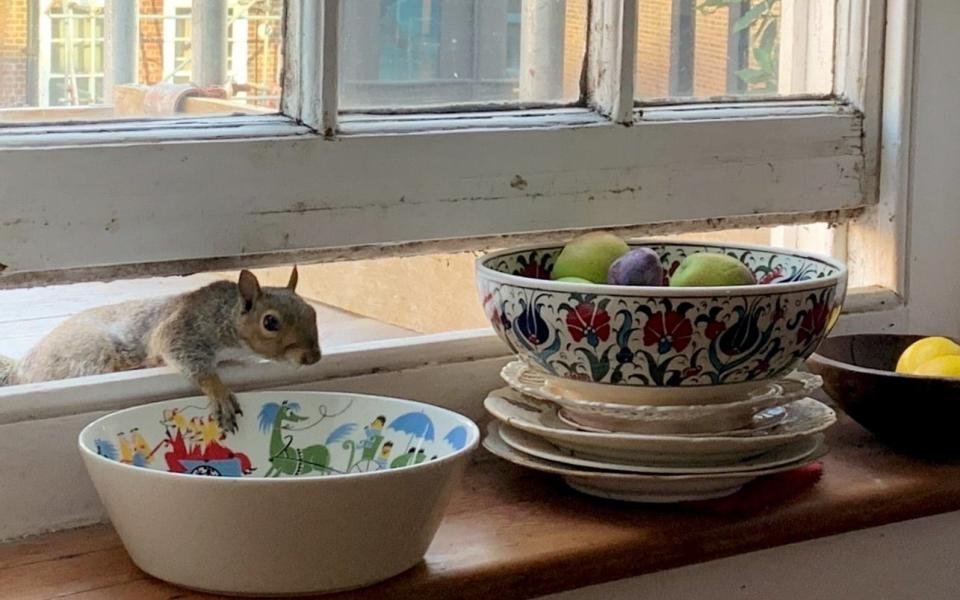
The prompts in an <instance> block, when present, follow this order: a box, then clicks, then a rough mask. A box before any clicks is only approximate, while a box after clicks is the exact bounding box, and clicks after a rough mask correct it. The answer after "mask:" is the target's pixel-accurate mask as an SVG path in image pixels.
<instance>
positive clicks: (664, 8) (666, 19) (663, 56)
mask: <svg viewBox="0 0 960 600" xmlns="http://www.w3.org/2000/svg"><path fill="white" fill-rule="evenodd" d="M638 5H639V6H638V7H637V12H638V13H639V15H640V16H639V23H638V28H637V65H636V78H635V83H634V95H635V96H636V97H638V98H663V97H665V96H667V94H668V93H669V86H670V18H671V16H672V14H673V3H672V1H671V0H642V1H641V2H639V3H638Z"/></svg>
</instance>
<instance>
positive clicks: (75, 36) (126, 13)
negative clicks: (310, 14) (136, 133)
mask: <svg viewBox="0 0 960 600" xmlns="http://www.w3.org/2000/svg"><path fill="white" fill-rule="evenodd" d="M193 4H194V3H193V2H192V0H116V1H115V2H114V6H116V7H117V10H115V11H113V12H112V13H111V14H110V15H108V14H107V11H106V7H105V0H43V1H40V0H29V1H28V0H0V123H4V122H25V121H31V120H51V119H55V120H61V121H70V120H83V121H88V120H102V119H111V118H131V117H148V118H163V117H183V116H189V115H191V114H197V115H200V114H202V115H205V116H206V115H217V114H238V113H239V114H262V113H274V112H277V110H278V108H279V102H280V93H281V71H282V67H283V64H282V63H283V60H282V59H283V51H282V16H283V5H284V0H227V2H226V6H225V7H224V6H223V5H222V4H220V3H218V2H203V3H201V4H200V5H201V6H203V10H204V11H205V12H207V11H209V12H207V14H205V15H204V17H205V18H206V19H208V20H209V22H211V23H219V22H222V27H214V28H212V30H213V33H211V34H210V35H209V36H208V38H205V39H203V40H201V46H202V48H201V50H197V49H196V48H194V40H193V38H192V25H193V18H194V15H193V14H192V10H193ZM223 9H225V10H223ZM237 24H239V25H237ZM235 25H236V26H235ZM217 29H220V30H221V31H222V33H221V32H218V31H217ZM111 31H118V32H121V33H122V32H124V31H127V32H130V34H129V35H118V36H110V35H107V34H108V33H109V32H111ZM228 32H229V36H228ZM228 37H229V40H228ZM107 38H113V39H116V40H117V42H116V44H117V45H116V46H115V47H114V53H113V54H114V55H115V56H116V57H117V60H116V61H114V63H115V64H113V65H111V64H108V63H107V60H106V59H107V56H108V55H109V54H110V53H108V52H107V51H106V50H107ZM125 40H126V41H125ZM134 56H136V57H137V60H136V61H135V62H134V61H133V60H132V58H133V57H134ZM199 57H202V58H199ZM195 58H197V60H203V63H202V64H200V65H198V64H194V59H195ZM200 67H202V68H200ZM111 81H113V82H114V85H111ZM170 84H180V85H182V86H184V87H183V88H182V89H176V90H162V89H159V88H160V86H169V85H170ZM183 98H186V99H183ZM47 107H60V108H59V109H58V110H57V111H53V112H47V111H37V110H35V109H37V108H47Z"/></svg>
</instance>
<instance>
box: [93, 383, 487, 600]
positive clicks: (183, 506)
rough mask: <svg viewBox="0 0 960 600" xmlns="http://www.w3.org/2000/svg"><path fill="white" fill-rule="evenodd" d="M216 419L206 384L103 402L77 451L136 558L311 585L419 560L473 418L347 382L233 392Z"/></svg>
mask: <svg viewBox="0 0 960 600" xmlns="http://www.w3.org/2000/svg"><path fill="white" fill-rule="evenodd" d="M238 399H239V401H240V405H241V407H242V409H243V413H244V414H243V416H242V417H241V419H240V429H239V432H238V433H237V434H235V435H223V433H222V431H221V430H220V429H219V428H218V427H217V424H216V421H215V420H214V419H212V418H210V415H209V414H208V411H207V410H206V408H205V407H206V399H203V398H188V399H184V400H173V401H170V402H161V403H156V404H149V405H146V406H140V407H136V408H131V409H128V410H124V411H120V412H117V413H113V414H110V415H107V416H105V417H103V418H101V419H99V420H97V421H95V422H93V423H92V424H90V425H89V426H87V427H86V428H85V429H84V430H83V431H82V432H81V434H80V440H79V444H80V452H81V455H82V456H83V459H84V462H85V464H86V466H87V470H88V472H89V473H90V476H91V478H92V479H93V483H94V485H95V486H96V488H97V492H98V493H99V494H100V498H101V500H102V501H103V504H104V506H105V507H106V509H107V513H108V514H109V516H110V519H111V521H112V522H113V525H114V526H115V527H116V529H117V532H118V534H119V535H120V538H121V539H122V540H123V543H124V546H125V547H126V549H127V551H128V552H129V553H130V556H131V557H132V558H133V561H134V562H135V563H136V564H137V565H138V566H139V567H140V568H141V569H143V570H144V571H146V572H147V573H149V574H151V575H153V576H155V577H158V578H160V579H164V580H166V581H170V582H172V583H175V584H178V585H181V586H185V587H189V588H193V589H200V590H204V591H214V592H220V593H229V594H242V595H250V596H253V595H255V596H262V595H292V594H313V593H320V592H328V591H334V590H341V589H347V588H355V587H360V586H364V585H369V584H372V583H376V582H378V581H381V580H383V579H386V578H388V577H391V576H393V575H396V574H397V573H400V572H402V571H405V570H406V569H409V568H410V567H412V566H414V565H415V564H416V563H418V562H420V560H421V559H422V558H423V555H424V553H425V552H426V550H427V546H429V545H430V542H431V541H432V539H433V536H434V534H435V533H436V530H437V528H438V526H439V525H440V520H441V518H442V516H443V511H444V509H445V508H446V505H447V502H448V500H449V499H450V496H451V494H452V492H453V490H454V488H455V487H456V485H457V482H458V480H459V478H460V475H461V473H462V471H463V469H464V467H465V465H466V463H467V459H468V457H469V454H470V453H471V452H472V451H473V449H474V448H476V446H477V444H478V440H479V431H478V430H477V427H476V425H475V424H474V423H473V422H472V421H470V420H469V419H467V418H466V417H462V416H460V415H458V414H456V413H453V412H450V411H448V410H444V409H442V408H438V407H435V406H431V405H427V404H421V403H417V402H410V401H406V400H398V399H393V398H381V397H373V396H363V395H359V394H345V393H322V392H258V393H249V394H239V395H238Z"/></svg>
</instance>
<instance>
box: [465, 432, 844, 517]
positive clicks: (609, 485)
mask: <svg viewBox="0 0 960 600" xmlns="http://www.w3.org/2000/svg"><path fill="white" fill-rule="evenodd" d="M501 426H502V424H501V423H498V422H493V423H490V424H489V425H488V427H487V436H486V438H485V439H484V440H483V446H484V448H486V449H487V450H489V451H490V452H491V453H492V454H495V455H496V456H499V457H500V458H502V459H504V460H507V461H509V462H512V463H514V464H516V465H520V466H522V467H526V468H528V469H533V470H535V471H541V472H543V473H551V474H554V475H560V476H561V477H563V479H564V481H566V483H567V485H569V486H570V487H572V488H573V489H575V490H577V491H580V492H583V493H584V494H589V495H591V496H598V497H601V498H609V499H612V500H624V501H627V502H650V503H672V502H685V501H689V500H708V499H711V498H721V497H723V496H729V495H730V494H733V493H736V492H737V491H738V490H739V489H740V488H741V487H742V486H743V485H744V484H746V483H749V482H751V481H753V480H754V479H757V478H758V477H760V476H762V475H771V474H773V473H781V472H783V471H789V470H791V469H795V468H798V467H802V466H804V465H807V464H810V463H812V462H814V461H816V460H817V459H819V458H820V457H822V456H823V455H824V454H826V452H827V448H826V446H821V447H820V449H819V450H817V451H816V452H814V453H812V454H810V455H809V456H807V457H806V458H804V459H802V460H800V461H798V462H795V463H791V464H787V465H781V466H779V467H772V468H770V469H764V470H762V471H754V472H752V473H717V474H700V475H646V474H639V473H612V472H606V471H595V470H592V469H583V468H580V467H574V466H568V465H559V464H557V463H553V462H550V461H546V460H543V459H540V458H536V457H534V456H530V455H529V454H524V453H523V452H519V451H517V450H515V449H513V448H511V447H510V446H509V445H507V444H506V443H505V442H504V441H503V438H502V437H501V435H500V428H501Z"/></svg>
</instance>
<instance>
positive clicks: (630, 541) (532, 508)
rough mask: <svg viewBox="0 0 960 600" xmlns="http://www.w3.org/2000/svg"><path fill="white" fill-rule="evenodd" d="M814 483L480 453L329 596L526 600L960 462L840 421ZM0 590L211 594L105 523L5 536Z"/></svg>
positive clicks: (794, 520)
mask: <svg viewBox="0 0 960 600" xmlns="http://www.w3.org/2000/svg"><path fill="white" fill-rule="evenodd" d="M828 438H829V441H830V445H831V448H832V451H831V453H830V454H829V455H828V456H827V457H826V458H825V459H824V475H823V479H822V480H821V481H820V482H819V483H818V485H817V486H816V487H814V488H812V489H810V490H808V491H806V492H804V493H802V494H801V495H800V496H798V497H796V498H795V499H793V500H792V501H789V502H786V503H784V504H782V505H780V506H777V507H776V508H772V509H770V510H767V511H764V512H761V513H758V514H755V515H753V516H750V517H744V516H729V517H728V516H716V515H705V514H697V513H695V512H692V511H691V510H690V509H683V508H678V507H652V508H651V507H642V506H636V505H629V504H620V503H614V502H604V501H600V500H595V499H591V498H588V497H585V496H581V495H579V494H577V493H575V492H573V491H571V490H569V489H567V488H566V487H565V486H564V485H563V484H562V483H561V482H560V481H559V480H557V479H554V478H552V477H545V476H541V475H539V474H535V473H531V472H528V471H525V470H522V469H519V468H517V467H514V466H513V465H510V464H507V463H505V462H503V461H501V460H499V459H495V458H493V457H492V456H490V455H489V454H487V453H486V452H485V451H483V450H480V451H478V453H477V455H476V459H475V461H474V465H473V466H472V468H471V469H470V470H469V471H468V475H467V477H466V478H465V480H464V482H463V485H462V486H461V490H460V493H459V494H458V496H457V497H456V498H455V499H454V501H453V503H452V505H451V506H450V509H449V510H448V512H447V515H446V518H445V519H444V521H443V524H442V525H441V527H440V530H439V532H438V533H437V536H436V538H435V540H434V543H433V545H432V546H431V548H430V550H429V552H428V554H427V556H426V560H425V561H424V562H423V563H421V564H420V565H419V566H417V567H415V568H414V569H412V570H411V571H408V572H407V573H404V574H402V575H400V576H398V577H396V578H394V579H392V580H390V581H387V582H385V583H382V584H379V585H376V586H373V587H370V588H367V589H364V590H358V591H354V592H350V593H345V594H342V595H336V596H327V597H325V598H331V599H340V598H343V599H344V600H348V599H366V598H371V599H372V598H400V597H403V598H422V599H429V598H454V597H456V598H500V599H503V600H506V599H509V598H531V597H535V596H538V595H542V594H548V593H554V592H559V591H563V590H569V589H574V588H579V587H583V586H587V585H591V584H597V583H601V582H606V581H613V580H617V579H624V578H628V577H634V576H637V575H642V574H646V573H652V572H655V571H660V570H664V569H669V568H674V567H679V566H683V565H688V564H694V563H700V562H705V561H709V560H713V559H717V558H722V557H726V556H732V555H737V554H742V553H746V552H750V551H754V550H760V549H765V548H773V547H777V546H782V545H785V544H790V543H794V542H799V541H804V540H810V539H814V538H819V537H825V536H829V535H834V534H840V533H845V532H850V531H854V530H859V529H866V528H869V527H874V526H879V525H884V524H888V523H893V522H897V521H904V520H908V519H914V518H919V517H924V516H930V515H935V514H940V513H945V512H949V511H954V510H958V509H960V465H946V464H931V463H926V462H922V461H919V460H916V459H911V458H907V457H903V456H899V455H896V454H894V453H892V452H891V451H889V450H887V449H886V448H884V447H882V446H880V445H879V444H877V443H876V442H874V441H873V440H872V438H871V436H870V435H869V434H867V433H866V432H865V431H864V430H863V429H861V428H860V427H859V426H857V425H855V424H853V423H852V422H850V421H849V420H847V419H843V420H842V421H841V423H840V424H839V425H837V426H836V427H835V428H834V429H833V430H832V431H831V433H830V434H829V436H828ZM0 581H2V582H3V583H2V584H0V592H2V594H0V595H3V596H4V597H17V598H20V597H30V598H50V597H54V596H55V597H58V598H81V597H82V598H114V599H123V598H147V597H149V598H191V599H194V600H199V599H201V598H204V599H205V598H209V596H204V595H200V594H193V593H189V592H185V591H183V590H179V589H177V588H174V587H172V586H169V585H167V584H164V583H162V582H159V581H156V580H154V579H152V578H150V577H148V576H146V575H144V574H143V573H141V572H140V571H139V570H138V569H137V568H136V567H134V566H133V564H132V563H131V562H130V560H129V558H128V557H127V555H126V553H125V552H124V550H123V547H122V546H121V544H120V541H119V539H118V538H117V537H116V535H115V534H114V532H113V530H112V529H111V528H110V527H109V526H96V527H90V528H86V529H79V530H73V531H68V532H63V533H56V534H51V535H47V536H41V537H36V538H32V539H28V540H26V541H21V542H17V543H13V544H8V545H6V546H0Z"/></svg>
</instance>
